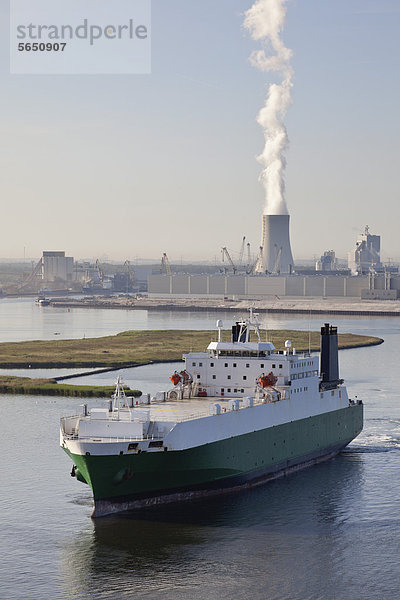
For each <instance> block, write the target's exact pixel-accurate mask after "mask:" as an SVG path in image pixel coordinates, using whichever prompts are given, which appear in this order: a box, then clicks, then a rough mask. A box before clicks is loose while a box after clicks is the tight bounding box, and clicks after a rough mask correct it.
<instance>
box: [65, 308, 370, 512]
mask: <svg viewBox="0 0 400 600" xmlns="http://www.w3.org/2000/svg"><path fill="white" fill-rule="evenodd" d="M217 329H218V335H217V341H214V342H211V343H210V344H209V346H208V349H207V352H190V353H188V354H185V355H184V356H183V358H184V361H185V368H184V369H183V370H182V371H181V372H180V373H178V372H175V373H174V374H173V375H172V377H171V381H172V383H173V386H174V387H173V388H172V389H170V390H169V391H166V392H160V393H158V394H157V395H156V397H155V398H152V399H150V395H148V394H146V395H143V396H142V397H141V398H139V399H136V398H131V397H126V396H125V393H124V391H123V386H122V385H121V383H120V380H119V379H118V381H117V388H116V392H115V394H114V396H113V400H112V401H110V404H109V406H108V407H107V408H93V409H92V410H91V411H90V413H89V412H88V411H87V407H86V406H85V405H84V406H83V410H82V414H80V415H75V416H72V417H64V418H62V419H61V431H60V443H61V446H62V448H63V449H64V450H65V451H66V452H67V454H68V455H69V456H70V457H71V459H72V461H73V463H74V466H73V469H72V473H71V474H72V475H74V476H75V477H76V478H77V479H78V480H80V481H82V482H83V483H87V484H88V485H89V486H90V487H91V488H92V491H93V497H94V511H93V515H92V516H93V517H97V516H102V515H106V514H110V513H113V512H117V511H121V510H128V509H131V508H138V507H141V506H148V505H151V504H157V503H162V502H175V501H180V500H186V499H191V498H196V497H201V496H204V495H209V494H217V493H222V492H229V491H233V490H236V489H240V488H245V487H248V486H250V485H256V484H261V483H264V482H266V481H268V480H270V479H274V478H276V477H279V476H282V475H286V474H288V473H290V472H292V471H294V470H297V469H300V468H304V467H306V466H310V465H312V464H315V463H317V462H320V461H322V460H326V459H328V458H330V457H332V456H334V455H336V454H337V453H338V452H340V451H341V450H342V449H343V448H344V447H345V446H347V444H349V443H350V442H351V441H352V440H353V439H354V438H355V437H356V436H357V435H358V434H359V433H360V432H361V430H362V427H363V405H362V403H361V401H358V402H353V401H351V400H349V398H348V395H347V390H346V387H345V386H344V385H343V380H341V379H340V378H339V366H338V338H337V329H336V327H332V326H329V324H325V325H324V327H322V328H321V354H320V370H319V371H318V358H317V357H313V356H311V355H310V354H309V353H301V354H299V353H297V352H296V350H295V349H294V348H292V347H291V342H290V341H289V340H288V341H287V342H286V343H285V349H284V350H282V351H277V350H276V349H275V347H274V345H273V344H272V343H271V342H262V341H261V335H260V329H259V323H258V322H257V320H256V319H255V318H254V316H253V315H252V313H250V317H249V318H248V319H245V320H243V321H240V322H237V323H235V324H234V326H233V327H232V340H231V341H230V342H223V341H221V329H222V323H221V321H218V322H217ZM252 338H254V340H255V341H253V340H252Z"/></svg>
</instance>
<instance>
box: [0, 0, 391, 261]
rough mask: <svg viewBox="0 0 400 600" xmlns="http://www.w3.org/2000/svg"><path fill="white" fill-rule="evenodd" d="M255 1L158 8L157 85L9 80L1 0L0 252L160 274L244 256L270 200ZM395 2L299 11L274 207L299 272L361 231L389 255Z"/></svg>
mask: <svg viewBox="0 0 400 600" xmlns="http://www.w3.org/2000/svg"><path fill="white" fill-rule="evenodd" d="M251 5H252V2H251V0H246V1H244V0H219V2H218V3H215V2H212V1H211V0H203V1H202V2H201V3H195V2H187V0H186V1H184V0H170V2H168V3H165V2H162V1H161V0H153V2H152V13H153V25H152V40H153V52H152V56H153V72H152V74H151V75H127V76H118V75H114V76H106V75H102V76H94V75H91V76H16V75H10V74H9V65H8V48H7V43H8V2H6V1H5V0H0V15H1V25H0V27H1V30H0V31H1V34H2V35H1V38H2V40H3V41H2V44H3V52H2V53H1V58H0V85H1V95H0V103H1V113H0V114H1V117H0V122H1V139H2V145H1V151H0V152H1V153H0V165H1V166H0V169H1V171H0V172H1V177H0V193H1V198H2V206H3V211H2V215H3V227H2V235H1V238H0V257H2V258H23V255H24V248H25V256H26V257H39V256H41V253H42V251H43V250H65V251H66V252H67V254H68V255H72V256H74V257H76V258H79V257H99V258H101V257H105V256H107V257H108V258H109V259H110V260H125V259H127V258H128V259H133V258H134V257H136V256H137V257H141V258H145V257H149V258H154V259H158V257H161V254H162V252H167V254H168V256H169V258H170V260H171V262H179V261H180V260H181V257H183V258H184V259H186V260H191V259H192V260H196V261H200V260H209V261H212V260H214V256H218V258H219V257H220V248H221V247H222V246H227V247H228V248H232V249H233V250H237V251H238V250H239V248H240V244H241V240H242V237H243V235H246V238H247V240H248V241H250V242H251V244H252V249H253V251H254V252H256V250H257V247H258V245H259V243H260V235H261V227H260V222H261V215H262V212H263V207H264V191H263V188H262V185H260V183H259V182H258V176H259V170H260V166H259V165H258V163H257V161H256V160H255V156H256V155H258V154H260V152H261V151H262V147H263V143H264V140H263V135H262V132H261V131H260V128H259V125H258V124H257V122H256V116H257V113H258V111H259V109H260V107H261V106H262V104H263V102H264V99H265V95H266V91H267V88H268V83H270V82H273V81H274V78H273V76H272V75H271V74H266V73H261V72H258V71H257V70H255V69H254V68H252V66H251V64H250V63H249V60H248V57H249V56H250V54H251V53H252V51H254V50H257V48H258V47H257V44H256V42H254V41H253V40H252V39H251V37H250V35H249V33H248V32H247V31H246V30H245V29H244V27H243V18H244V13H245V11H246V10H248V9H249V8H250V7H251ZM399 33H400V6H399V3H398V1H397V0H336V1H335V2H325V3H322V2H319V1H318V0H308V1H307V2H302V1H300V0H297V1H296V0H293V1H289V2H288V3H287V22H286V25H285V29H284V32H283V39H284V42H285V44H286V46H287V47H289V48H291V49H292V50H293V59H292V64H293V68H294V71H295V77H294V87H293V91H292V95H293V105H292V106H291V108H290V111H289V112H288V114H287V117H286V127H287V131H288V136H289V140H290V146H289V150H288V152H287V168H286V199H287V204H288V209H289V212H290V215H291V244H292V251H293V256H294V260H295V262H296V261H299V260H301V259H304V258H313V257H314V256H318V257H319V256H320V255H321V254H323V252H324V251H326V250H330V249H333V250H335V252H336V255H337V256H338V257H341V258H344V257H346V256H347V253H348V252H349V251H350V250H352V249H353V246H354V244H355V241H356V239H357V236H358V234H360V233H361V232H362V231H363V230H364V227H365V225H369V226H370V229H371V232H372V233H373V234H378V235H381V238H382V253H381V257H382V260H383V261H384V262H386V261H387V260H388V259H389V258H391V259H392V260H400V243H399V241H398V233H397V229H398V221H399V217H400V209H399V198H398V195H399V192H398V188H399V186H398V181H397V179H398V178H397V164H398V163H399V158H400V157H399V154H400V153H399V147H400V145H399V139H400V136H399V133H400V126H399V116H398V107H399V105H400V102H399V100H400V98H399V96H400V94H399V85H400V84H399V81H398V77H397V71H398V62H399V57H400V41H399V40H400V35H399Z"/></svg>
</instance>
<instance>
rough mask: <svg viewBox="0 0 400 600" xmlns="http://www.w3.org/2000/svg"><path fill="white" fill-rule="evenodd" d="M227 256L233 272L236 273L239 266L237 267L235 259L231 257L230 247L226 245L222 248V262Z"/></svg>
mask: <svg viewBox="0 0 400 600" xmlns="http://www.w3.org/2000/svg"><path fill="white" fill-rule="evenodd" d="M225 258H226V259H227V260H228V262H229V264H230V265H231V267H232V270H233V274H234V275H235V274H236V271H237V268H236V266H235V263H234V262H233V260H232V258H231V255H230V254H229V252H228V248H226V246H224V247H223V248H222V262H225Z"/></svg>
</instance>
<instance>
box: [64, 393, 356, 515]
mask: <svg viewBox="0 0 400 600" xmlns="http://www.w3.org/2000/svg"><path fill="white" fill-rule="evenodd" d="M362 427H363V405H362V404H357V405H351V406H348V407H346V408H342V409H339V410H334V411H331V412H326V413H323V414H319V415H316V416H312V417H308V418H305V419H300V420H296V421H292V422H289V423H285V424H282V425H277V426H273V427H269V428H266V429H263V430H260V431H254V432H252V433H248V434H245V435H237V436H234V437H230V438H226V439H223V440H220V441H216V442H212V443H208V444H204V445H201V446H196V447H193V448H189V449H185V450H176V451H174V450H166V451H158V452H143V453H140V454H126V453H123V454H121V455H112V456H110V455H105V456H104V455H103V456H101V455H93V454H92V455H90V456H86V455H79V454H73V453H71V452H70V451H69V450H68V449H65V450H66V452H67V454H68V455H69V456H70V457H71V459H72V460H73V462H74V464H75V465H76V471H75V474H76V476H77V478H78V479H79V480H81V481H84V482H86V483H87V484H89V486H90V487H91V488H92V490H93V497H94V501H95V508H94V512H93V516H94V517H96V516H102V515H105V514H110V513H112V512H117V511H121V510H127V509H130V508H135V507H140V506H146V505H151V504H157V503H161V502H172V501H178V500H184V499H189V498H193V497H196V496H203V495H206V494H216V493H222V492H224V491H225V492H226V491H231V490H233V489H240V488H241V487H246V486H250V485H256V484H260V483H263V482H265V481H268V480H270V479H273V478H276V477H279V476H282V475H285V474H287V473H290V472H291V471H294V470H298V469H299V468H303V467H306V466H309V465H312V464H315V463H316V462H319V461H321V460H326V459H328V458H330V457H331V456H334V455H335V454H337V453H338V452H340V451H341V450H342V449H343V448H344V447H345V446H346V445H347V444H349V443H350V442H351V441H352V440H353V439H354V438H355V437H356V436H357V435H358V434H359V433H360V432H361V430H362Z"/></svg>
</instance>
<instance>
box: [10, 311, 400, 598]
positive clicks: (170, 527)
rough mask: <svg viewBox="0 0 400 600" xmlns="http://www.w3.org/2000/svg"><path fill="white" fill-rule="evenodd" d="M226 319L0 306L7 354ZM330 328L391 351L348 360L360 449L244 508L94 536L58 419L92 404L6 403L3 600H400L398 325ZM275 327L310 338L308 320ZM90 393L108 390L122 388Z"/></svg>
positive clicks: (111, 523) (160, 378)
mask: <svg viewBox="0 0 400 600" xmlns="http://www.w3.org/2000/svg"><path fill="white" fill-rule="evenodd" d="M217 317H218V318H223V319H224V321H225V324H226V326H228V325H229V324H230V319H229V318H228V317H224V315H222V317H221V314H220V313H219V314H218V315H216V314H213V313H210V314H204V313H199V314H197V315H196V314H189V313H184V314H183V315H179V314H177V313H175V312H174V313H154V312H152V313H149V314H148V313H147V312H146V311H140V312H139V311H132V312H129V311H92V310H81V311H79V310H75V309H74V311H71V313H68V312H66V311H65V310H63V309H56V310H54V309H47V308H40V307H36V306H35V305H34V303H33V301H32V300H29V301H26V300H23V301H10V300H9V301H4V300H0V339H2V340H18V339H34V338H41V339H53V336H54V332H58V333H60V335H61V336H62V337H64V338H66V337H83V335H86V336H89V335H91V336H96V335H108V334H111V333H116V332H118V331H123V330H126V329H135V328H141V329H144V328H150V329H157V328H179V327H181V328H207V329H208V328H211V327H212V326H213V324H214V322H215V320H216V318H217ZM334 322H335V323H337V324H338V325H339V328H340V331H352V332H361V333H371V334H374V335H378V336H380V337H383V338H384V339H385V343H384V344H383V345H381V346H377V347H375V348H369V349H357V350H347V351H344V352H341V355H340V361H341V374H342V376H343V377H345V378H346V379H347V383H348V387H349V391H350V394H351V395H352V396H355V395H357V396H358V397H360V398H363V400H364V401H365V410H366V422H365V429H364V431H363V433H362V434H361V435H360V436H359V438H357V439H356V440H355V441H354V442H353V444H351V445H350V446H349V448H348V449H347V450H346V451H345V452H344V453H343V454H341V455H340V456H338V457H337V458H335V459H334V460H331V461H329V462H327V463H326V464H322V465H318V466H316V467H313V468H311V469H308V470H305V471H303V472H300V473H297V474H294V475H292V476H290V477H287V478H285V479H281V480H277V481H275V482H272V483H270V484H269V485H267V486H264V487H261V488H258V489H254V490H252V491H249V492H245V493H238V494H234V495H231V496H227V497H220V498H214V499H212V500H208V501H204V500H203V501H201V502H194V503H188V504H180V505H177V506H169V507H163V508H157V509H151V510H150V509H148V510H146V511H142V512H136V513H130V514H126V515H123V516H122V515H121V516H118V517H112V518H106V519H100V520H98V521H96V522H93V521H92V520H91V519H90V516H89V515H90V512H91V498H90V494H89V492H88V489H87V488H86V487H85V486H83V485H82V484H79V483H78V482H77V481H76V480H74V479H72V478H71V477H70V476H69V471H70V470H71V464H70V462H69V459H68V457H67V456H66V455H64V453H63V452H62V451H61V450H60V448H59V446H58V444H59V439H58V421H59V417H60V415H62V414H72V413H73V412H75V409H76V407H77V406H78V405H79V403H80V401H79V400H73V399H65V398H64V399H62V398H60V399H58V398H57V399H51V398H50V399H49V398H44V397H43V398H42V397H37V398H29V397H7V396H2V397H1V400H0V419H1V423H2V436H1V437H0V448H1V456H2V463H1V488H0V515H1V516H0V522H1V536H0V555H1V561H0V598H4V599H7V600H8V599H10V600H14V599H18V600H19V599H29V600H36V599H37V600H39V599H40V600H41V599H45V598H56V599H63V600H64V599H65V600H67V599H77V600H78V599H79V600H81V599H82V600H84V599H99V600H100V599H116V600H117V599H119V598H121V599H133V600H136V599H138V600H139V599H142V598H143V599H144V598H152V599H153V598H155V597H157V598H160V599H161V600H164V599H167V600H169V599H171V600H172V599H178V600H180V599H192V598H193V599H196V600H197V599H198V600H202V599H207V600H209V599H210V598H214V597H218V598H220V599H231V598H239V599H242V598H243V599H244V598H246V599H247V598H252V599H253V600H264V599H265V600H273V599H276V600H307V599H310V600H311V599H312V600H317V599H321V600H322V599H323V600H342V599H343V600H347V599H348V600H357V599H365V600H370V599H371V600H372V599H379V600H386V599H387V598H390V599H392V598H398V597H400V576H399V569H398V564H399V558H400V557H399V537H400V517H399V515H400V503H399V493H400V477H399V475H400V468H399V466H400V462H399V461H400V408H399V399H398V389H399V387H400V376H399V370H398V356H399V348H400V319H396V318H382V319H365V318H363V319H352V318H349V319H334ZM269 324H270V327H271V328H278V327H287V328H292V327H293V328H301V329H308V327H309V318H308V317H307V318H306V319H304V320H303V319H301V318H285V317H283V318H281V317H275V318H273V319H269ZM311 324H312V328H317V327H318V326H319V325H320V324H321V318H319V317H318V318H317V319H312V320H311ZM173 368H174V365H161V366H159V365H155V366H150V367H140V368H139V369H136V370H134V369H132V370H126V372H125V375H124V377H125V379H126V380H129V383H132V385H135V387H141V388H143V390H144V391H146V390H148V391H150V392H154V391H157V390H159V389H163V388H165V381H166V378H167V377H168V375H169V373H170V371H171V369H173ZM92 377H93V378H96V379H97V378H99V379H100V380H101V382H102V383H104V381H105V380H106V381H107V382H110V380H111V382H112V380H113V379H114V374H109V375H108V376H107V375H106V374H105V375H95V376H92ZM105 378H106V379H105Z"/></svg>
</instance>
